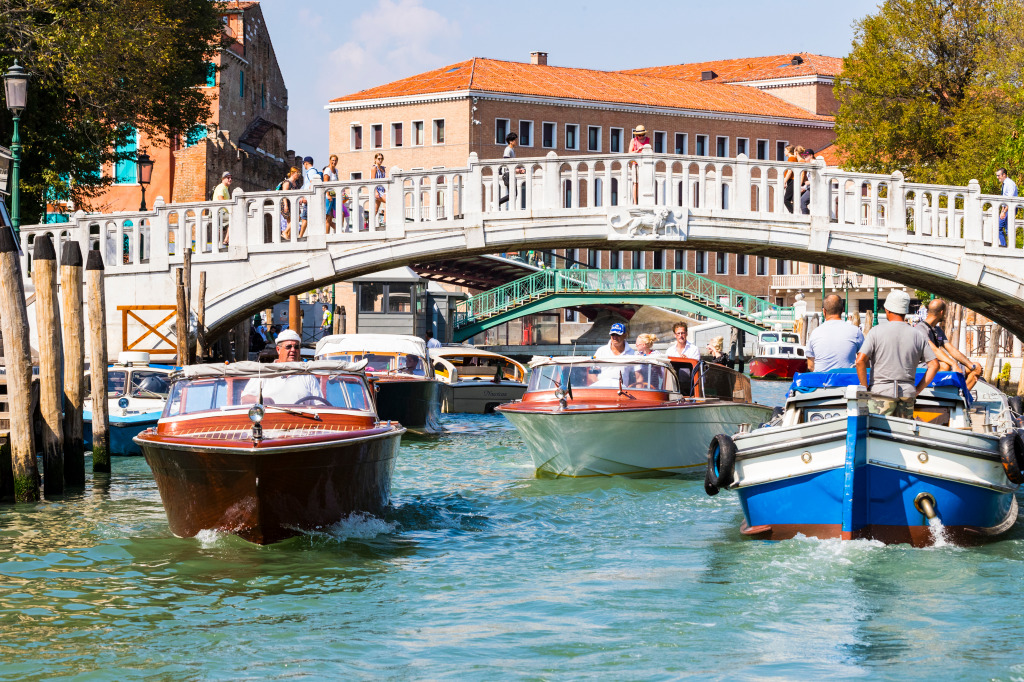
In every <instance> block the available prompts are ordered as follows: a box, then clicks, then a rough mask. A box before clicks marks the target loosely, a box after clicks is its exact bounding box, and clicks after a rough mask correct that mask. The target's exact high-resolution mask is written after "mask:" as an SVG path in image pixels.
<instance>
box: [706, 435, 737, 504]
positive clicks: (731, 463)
mask: <svg viewBox="0 0 1024 682" xmlns="http://www.w3.org/2000/svg"><path fill="white" fill-rule="evenodd" d="M735 472H736V443H734V442H733V440H732V438H730V437H729V436H727V435H725V434H724V433H720V434H718V435H717V436H715V437H714V438H713V439H712V440H711V445H710V446H708V463H707V469H706V471H705V473H704V492H706V493H707V494H708V495H716V494H718V491H719V490H721V489H722V488H728V487H729V485H730V484H731V483H732V478H733V474H734V473H735ZM712 491H714V492H712Z"/></svg>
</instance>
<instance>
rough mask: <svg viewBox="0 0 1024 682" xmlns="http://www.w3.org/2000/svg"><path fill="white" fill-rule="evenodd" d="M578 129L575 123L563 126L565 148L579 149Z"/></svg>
mask: <svg viewBox="0 0 1024 682" xmlns="http://www.w3.org/2000/svg"><path fill="white" fill-rule="evenodd" d="M579 135H580V127H579V126H578V125H576V124H575V123H566V124H565V148H566V149H572V150H578V149H579V148H580V140H579Z"/></svg>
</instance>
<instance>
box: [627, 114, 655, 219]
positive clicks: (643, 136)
mask: <svg viewBox="0 0 1024 682" xmlns="http://www.w3.org/2000/svg"><path fill="white" fill-rule="evenodd" d="M649 144H651V138H649V137H647V128H645V127H644V124H643V123H640V124H638V125H637V127H636V128H633V139H632V140H630V141H629V153H630V154H639V153H640V152H642V151H643V149H644V147H646V146H648V145H649ZM629 165H630V166H631V167H633V168H634V169H635V170H634V176H633V203H634V204H636V203H637V202H638V199H637V197H638V195H639V191H640V190H639V187H640V173H639V169H640V164H638V163H637V162H636V161H630V162H629Z"/></svg>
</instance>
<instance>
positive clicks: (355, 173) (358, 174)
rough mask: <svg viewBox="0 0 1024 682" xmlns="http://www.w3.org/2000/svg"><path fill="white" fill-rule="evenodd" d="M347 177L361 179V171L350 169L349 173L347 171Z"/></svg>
mask: <svg viewBox="0 0 1024 682" xmlns="http://www.w3.org/2000/svg"><path fill="white" fill-rule="evenodd" d="M348 179H349V180H362V179H363V172H362V171H352V172H351V173H349V175H348Z"/></svg>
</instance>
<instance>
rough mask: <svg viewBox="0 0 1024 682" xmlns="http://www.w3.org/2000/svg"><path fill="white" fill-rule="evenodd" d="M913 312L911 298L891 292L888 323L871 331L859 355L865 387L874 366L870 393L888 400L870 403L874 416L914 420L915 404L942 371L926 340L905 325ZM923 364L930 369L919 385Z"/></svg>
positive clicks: (887, 305) (869, 407)
mask: <svg viewBox="0 0 1024 682" xmlns="http://www.w3.org/2000/svg"><path fill="white" fill-rule="evenodd" d="M909 309H910V294H908V293H907V292H905V291H890V292H889V295H888V296H886V297H885V316H886V319H887V322H886V323H885V324H880V325H878V326H876V327H872V328H871V331H870V332H868V335H867V337H866V338H865V339H864V345H863V346H861V348H860V351H859V352H858V353H857V378H858V379H860V383H861V385H863V386H869V384H868V363H870V364H871V384H870V390H871V392H872V393H875V394H877V395H879V396H884V397H880V398H873V399H871V400H868V411H869V412H871V413H873V414H884V415H888V416H893V417H901V418H903V419H913V418H914V400H915V399H916V398H917V395H918V393H920V392H921V391H922V390H924V388H925V387H926V386H927V385H928V384H930V383H931V381H932V379H933V378H935V372H936V371H938V369H939V361H938V360H936V358H935V353H933V352H932V349H931V347H930V346H929V345H928V343H927V342H926V341H925V338H924V337H923V336H922V335H920V334H918V333H917V332H916V331H915V330H914V328H913V327H911V326H910V325H909V324H907V323H906V321H904V316H905V315H906V314H907V311H908V310H909ZM921 362H924V363H925V364H926V367H927V369H926V370H925V373H924V377H923V378H922V379H921V381H919V382H917V383H916V385H915V383H914V379H915V378H916V372H917V366H918V365H919V364H920V363H921Z"/></svg>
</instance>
